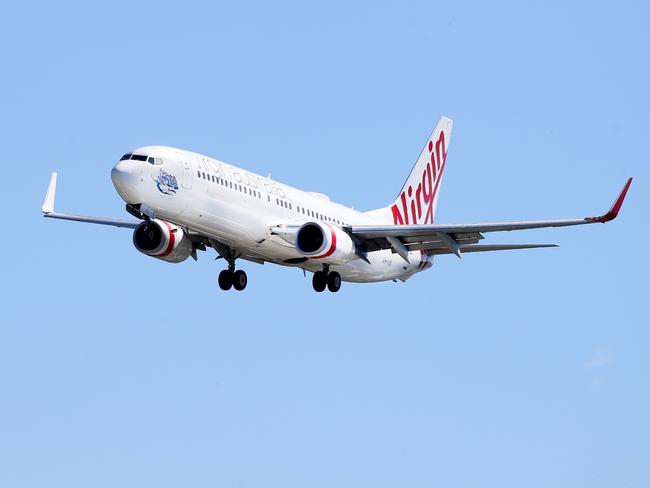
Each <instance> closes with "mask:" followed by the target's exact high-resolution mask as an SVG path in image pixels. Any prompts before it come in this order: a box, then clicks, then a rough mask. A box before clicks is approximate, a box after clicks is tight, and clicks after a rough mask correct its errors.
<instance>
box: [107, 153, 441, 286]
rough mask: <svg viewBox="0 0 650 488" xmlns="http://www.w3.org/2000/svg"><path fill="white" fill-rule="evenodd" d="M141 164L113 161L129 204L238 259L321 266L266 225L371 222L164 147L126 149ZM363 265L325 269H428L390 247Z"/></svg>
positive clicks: (344, 272) (399, 275) (418, 256)
mask: <svg viewBox="0 0 650 488" xmlns="http://www.w3.org/2000/svg"><path fill="white" fill-rule="evenodd" d="M133 153H134V154H136V153H137V154H140V155H146V156H147V157H148V161H136V160H126V161H120V162H118V163H117V164H116V165H115V167H114V168H113V171H112V174H111V176H112V180H113V184H114V185H115V188H116V189H117V191H118V193H119V194H120V196H121V197H122V199H124V201H126V202H127V203H130V204H141V205H142V206H143V207H147V208H148V209H151V210H152V211H153V212H155V216H156V218H161V219H164V220H167V221H169V222H172V223H174V224H177V225H178V226H181V227H184V228H186V229H189V230H190V231H193V232H196V233H198V234H200V235H203V236H206V237H209V238H212V239H215V240H218V241H219V242H221V243H223V244H225V245H227V246H229V247H231V248H233V249H236V250H238V251H239V252H241V253H242V254H243V256H244V257H249V258H253V259H261V260H264V261H269V262H273V263H277V264H282V265H285V266H298V267H300V268H304V269H307V270H310V271H319V270H321V269H322V267H323V263H322V261H319V260H317V259H307V260H305V261H304V262H298V261H299V260H300V258H304V256H303V255H302V254H301V253H300V252H298V250H297V249H296V247H295V245H294V244H293V243H292V242H290V241H288V240H285V239H284V238H283V237H281V236H279V235H276V234H275V233H272V230H271V229H272V228H273V227H282V226H299V225H301V224H303V223H305V222H326V223H329V224H330V225H335V226H339V227H344V226H348V225H364V224H377V223H384V224H386V223H387V222H378V221H377V219H376V218H374V217H372V216H371V215H368V214H365V213H363V212H358V211H356V210H354V209H352V208H349V207H345V206H343V205H341V204H338V203H334V202H332V201H330V200H329V198H328V197H326V196H325V195H322V194H318V193H310V192H304V191H301V190H298V189H296V188H292V187H290V186H288V185H284V184H282V183H279V182H276V181H273V180H271V179H270V178H266V177H263V176H259V175H256V174H254V173H251V172H249V171H245V170H243V169H240V168H237V167H235V166H232V165H229V164H226V163H223V162H221V161H217V160H214V159H212V158H209V157H207V156H203V155H200V154H197V153H193V152H190V151H185V150H182V149H176V148H171V147H164V146H148V147H142V148H139V149H137V150H135V151H134V152H133ZM367 259H368V261H369V263H367V262H365V261H364V260H362V259H360V258H359V259H354V260H352V261H350V262H348V263H347V264H344V265H339V266H331V269H332V270H335V271H338V272H339V273H340V275H341V278H342V279H343V280H345V281H355V282H373V281H385V280H393V279H402V280H404V279H406V278H408V277H410V276H412V275H413V274H414V273H417V272H418V271H422V270H424V269H427V268H429V267H431V259H432V258H430V257H428V256H427V255H425V254H424V253H421V252H419V251H413V252H410V253H409V262H408V263H407V262H406V261H405V260H404V259H402V258H401V257H400V256H399V255H397V254H394V253H393V252H391V251H390V250H383V251H376V252H370V253H368V255H367Z"/></svg>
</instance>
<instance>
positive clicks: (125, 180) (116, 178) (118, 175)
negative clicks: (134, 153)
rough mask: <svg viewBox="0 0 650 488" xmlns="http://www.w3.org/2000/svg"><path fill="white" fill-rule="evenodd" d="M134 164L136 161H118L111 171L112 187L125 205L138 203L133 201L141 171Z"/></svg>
mask: <svg viewBox="0 0 650 488" xmlns="http://www.w3.org/2000/svg"><path fill="white" fill-rule="evenodd" d="M134 163H137V161H118V163H117V164H116V165H115V166H114V167H113V169H112V170H111V180H112V181H113V186H114V187H115V189H116V190H117V192H118V193H119V194H120V196H121V197H122V199H123V200H124V201H125V202H127V203H139V202H137V201H135V200H136V198H135V190H136V186H137V184H138V182H139V181H140V173H141V171H140V170H139V168H138V165H136V164H134Z"/></svg>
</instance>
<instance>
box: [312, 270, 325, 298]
mask: <svg viewBox="0 0 650 488" xmlns="http://www.w3.org/2000/svg"><path fill="white" fill-rule="evenodd" d="M311 284H312V286H313V287H314V290H315V291H317V292H318V293H320V292H322V291H325V287H326V286H327V276H325V273H323V272H322V271H316V272H315V273H314V277H313V278H312V280H311Z"/></svg>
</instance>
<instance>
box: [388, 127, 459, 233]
mask: <svg viewBox="0 0 650 488" xmlns="http://www.w3.org/2000/svg"><path fill="white" fill-rule="evenodd" d="M428 149H429V161H428V162H427V165H426V168H425V169H424V171H423V172H422V180H421V181H420V182H419V183H418V184H417V187H416V188H413V186H412V185H409V186H408V188H405V189H404V191H402V193H401V194H400V196H399V198H398V202H396V203H394V204H393V205H391V207H390V209H391V212H392V214H393V223H394V224H395V225H404V224H406V225H408V224H433V210H434V209H433V204H434V202H435V200H436V194H437V193H438V186H439V184H440V178H441V177H442V172H443V171H444V169H445V161H446V160H447V149H446V147H445V133H444V131H441V132H440V135H439V136H438V140H437V141H436V142H435V144H434V142H433V140H430V141H429V144H428ZM398 203H399V205H398ZM400 207H401V208H400Z"/></svg>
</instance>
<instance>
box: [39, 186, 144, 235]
mask: <svg viewBox="0 0 650 488" xmlns="http://www.w3.org/2000/svg"><path fill="white" fill-rule="evenodd" d="M56 180H57V173H52V176H51V177H50V184H49V185H48V187H47V193H46V194H45V200H43V206H42V207H41V210H42V211H43V217H49V218H52V219H62V220H74V221H77V222H88V223H91V224H101V225H112V226H113V227H126V228H128V229H135V228H136V227H137V226H138V225H140V222H138V221H133V220H120V219H111V218H106V217H88V216H85V215H72V214H65V213H60V212H55V211H54V200H55V198H56Z"/></svg>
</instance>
